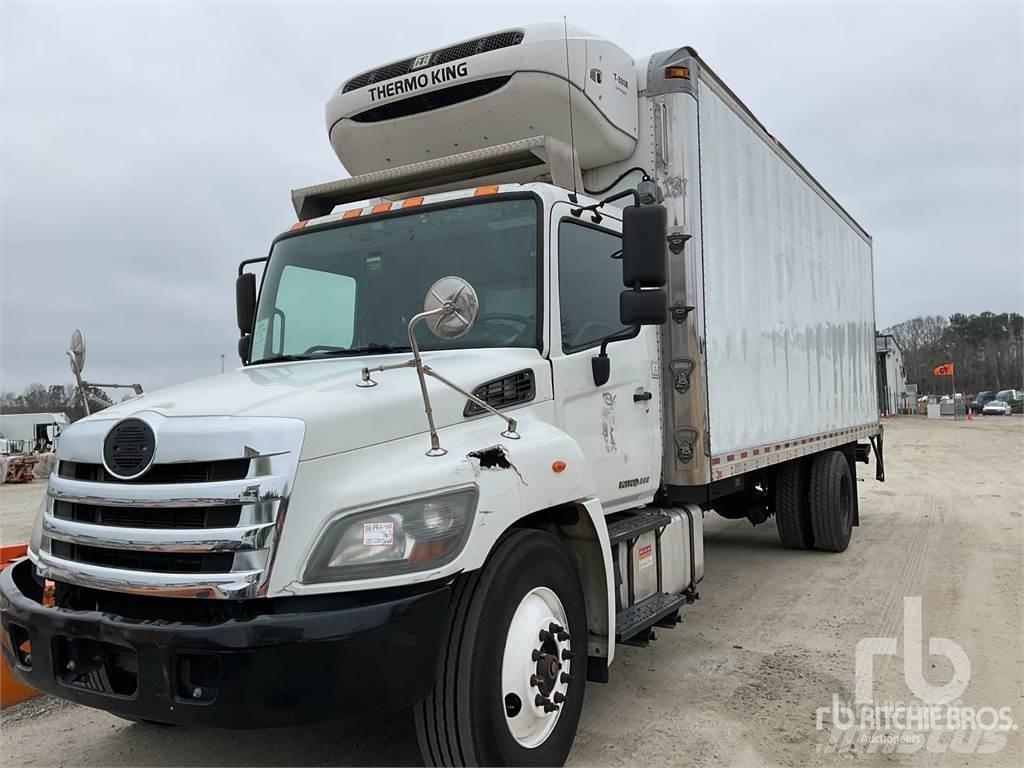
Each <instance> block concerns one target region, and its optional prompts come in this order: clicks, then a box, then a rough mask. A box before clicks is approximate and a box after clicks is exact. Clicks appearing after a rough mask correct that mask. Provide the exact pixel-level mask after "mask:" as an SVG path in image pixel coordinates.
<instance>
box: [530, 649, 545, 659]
mask: <svg viewBox="0 0 1024 768" xmlns="http://www.w3.org/2000/svg"><path fill="white" fill-rule="evenodd" d="M541 656H543V654H542V653H541V652H540V651H538V650H537V649H536V648H534V649H533V651H531V652H530V659H531V660H533V661H540V657H541Z"/></svg>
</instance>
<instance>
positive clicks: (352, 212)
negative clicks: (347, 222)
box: [341, 208, 363, 219]
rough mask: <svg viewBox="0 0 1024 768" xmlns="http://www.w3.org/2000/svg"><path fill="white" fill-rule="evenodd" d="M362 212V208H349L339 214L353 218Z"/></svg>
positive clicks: (344, 217)
mask: <svg viewBox="0 0 1024 768" xmlns="http://www.w3.org/2000/svg"><path fill="white" fill-rule="evenodd" d="M362 212H363V209H362V208H350V209H349V210H347V211H345V213H343V214H342V215H341V218H343V219H354V218H355V217H356V216H358V215H359V214H361V213H362Z"/></svg>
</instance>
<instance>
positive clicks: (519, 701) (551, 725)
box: [501, 587, 572, 749]
mask: <svg viewBox="0 0 1024 768" xmlns="http://www.w3.org/2000/svg"><path fill="white" fill-rule="evenodd" d="M568 625H569V621H568V617H567V616H566V613H565V608H564V607H563V606H562V601H561V600H559V599H558V595H556V594H555V593H554V592H553V591H551V590H550V589H548V588H547V587H536V588H534V589H531V590H530V591H529V592H527V593H526V595H525V596H524V597H523V599H522V600H520V601H519V605H518V606H517V607H516V610H515V613H513V614H512V621H511V622H510V623H509V628H508V634H507V635H506V637H505V650H504V654H503V656H502V664H501V696H502V707H503V709H504V711H505V722H506V724H507V725H508V729H509V732H510V733H511V734H512V738H514V739H515V740H516V743H518V744H519V745H520V746H523V747H525V748H527V749H533V748H535V747H538V746H540V745H541V744H543V743H544V742H545V741H546V740H547V738H548V737H549V736H550V735H551V732H552V731H553V730H554V729H555V725H556V724H557V723H558V718H559V717H560V715H561V713H562V708H563V707H564V706H565V702H566V696H567V692H568V689H569V681H570V680H571V679H572V670H571V667H572V637H571V636H570V634H569V629H568Z"/></svg>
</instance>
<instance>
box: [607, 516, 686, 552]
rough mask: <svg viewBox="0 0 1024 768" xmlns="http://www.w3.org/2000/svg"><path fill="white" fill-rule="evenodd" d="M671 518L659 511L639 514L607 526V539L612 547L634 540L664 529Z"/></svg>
mask: <svg viewBox="0 0 1024 768" xmlns="http://www.w3.org/2000/svg"><path fill="white" fill-rule="evenodd" d="M671 522H672V518H671V517H669V516H668V515H667V514H666V513H664V512H662V511H661V510H660V509H656V510H650V511H646V512H640V513H639V514H636V515H630V516H629V517H624V518H622V519H621V520H616V521H615V522H614V523H609V524H608V539H609V541H610V543H611V545H612V546H615V545H616V544H618V543H619V542H620V541H625V540H626V539H635V538H636V537H637V536H640V535H641V534H644V533H647V532H648V531H653V530H655V529H657V528H664V527H665V526H666V525H668V524H669V523H671Z"/></svg>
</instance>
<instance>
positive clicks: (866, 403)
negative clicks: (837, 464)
mask: <svg viewBox="0 0 1024 768" xmlns="http://www.w3.org/2000/svg"><path fill="white" fill-rule="evenodd" d="M699 104H700V112H699V114H700V162H701V195H702V200H701V205H702V219H703V233H702V234H703V241H702V247H703V263H704V292H705V324H706V325H705V328H706V338H707V376H708V393H709V398H708V399H709V416H710V418H709V423H710V433H711V440H710V443H711V456H712V473H713V476H714V475H719V476H720V474H719V472H715V468H716V466H718V467H721V466H723V465H725V464H732V465H734V468H735V469H737V470H739V469H740V468H739V466H738V464H739V462H740V461H741V458H742V459H743V460H747V461H749V460H751V459H753V458H754V457H753V456H748V455H743V456H742V457H741V456H740V455H739V454H740V453H741V452H743V451H745V450H746V451H750V452H751V453H752V452H753V451H754V450H757V451H758V454H759V455H760V453H761V452H762V451H763V450H764V448H765V446H769V451H770V450H771V449H772V448H774V447H775V446H776V445H779V444H781V445H783V446H785V447H786V448H788V447H789V446H788V445H786V443H788V442H791V441H797V443H799V441H801V440H810V441H812V443H813V442H817V443H818V445H819V446H820V447H825V445H824V444H823V443H824V442H827V443H830V444H835V442H834V441H835V439H836V437H835V436H836V433H837V432H841V433H843V434H842V436H841V437H843V436H848V435H854V434H855V433H857V432H859V431H863V430H862V429H861V428H866V429H872V428H873V427H871V426H869V425H877V422H878V411H877V406H876V402H875V394H874V381H875V359H874V330H875V322H874V297H873V285H872V255H871V240H870V238H869V237H868V236H867V235H866V234H865V233H864V232H863V231H862V230H860V229H859V227H857V226H856V224H855V223H854V222H853V221H852V219H850V218H849V217H848V216H847V215H846V214H845V213H844V212H843V211H842V210H841V209H839V208H838V206H837V205H836V204H835V203H834V201H831V199H830V198H829V197H828V196H827V194H825V193H824V191H823V190H821V189H820V188H818V187H817V186H816V185H815V184H814V183H813V180H811V179H810V177H809V176H808V175H807V174H806V172H805V171H803V169H802V168H801V167H800V166H799V165H797V164H796V163H795V162H793V161H791V160H790V159H789V158H788V157H787V155H786V153H785V152H784V150H781V149H780V148H778V147H775V146H773V145H772V143H771V142H772V141H773V140H772V139H771V138H770V137H768V136H767V135H766V134H765V133H764V132H763V131H762V130H761V129H760V128H759V127H758V126H757V125H756V124H755V123H754V122H753V121H752V120H750V119H749V118H748V117H747V115H746V113H745V112H744V111H743V108H742V107H741V106H740V105H738V104H736V102H735V101H733V99H732V98H731V96H730V94H729V93H728V92H727V91H726V90H725V89H723V88H721V87H713V84H709V83H708V82H707V81H705V80H704V79H702V80H701V82H700V84H699ZM847 430H852V431H851V432H847ZM823 436H825V437H823ZM858 436H859V435H858ZM851 439H855V438H851ZM848 441H849V440H846V442H848ZM839 442H843V440H842V439H840V441H839ZM808 447H809V446H808ZM801 452H803V451H801ZM740 471H742V470H740ZM726 474H735V471H731V472H727V473H726Z"/></svg>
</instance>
